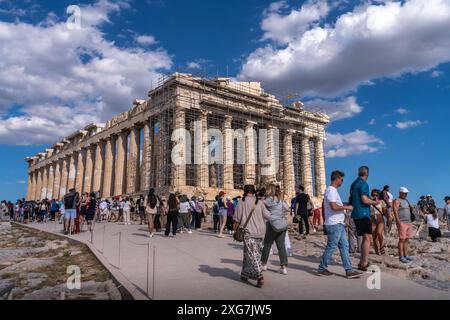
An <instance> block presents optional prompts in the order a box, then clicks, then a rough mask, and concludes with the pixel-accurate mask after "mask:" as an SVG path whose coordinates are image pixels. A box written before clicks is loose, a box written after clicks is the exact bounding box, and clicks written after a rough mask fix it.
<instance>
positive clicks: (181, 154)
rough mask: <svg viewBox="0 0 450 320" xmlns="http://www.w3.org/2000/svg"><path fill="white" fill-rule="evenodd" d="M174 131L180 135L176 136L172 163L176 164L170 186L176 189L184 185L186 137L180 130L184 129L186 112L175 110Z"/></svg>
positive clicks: (181, 109)
mask: <svg viewBox="0 0 450 320" xmlns="http://www.w3.org/2000/svg"><path fill="white" fill-rule="evenodd" d="M174 129H175V130H180V132H179V133H180V134H179V135H178V136H177V141H175V143H176V148H177V149H176V151H178V152H176V154H174V157H176V158H175V159H172V160H173V161H175V162H177V163H175V165H174V166H173V168H174V172H173V181H172V185H173V186H174V187H175V188H177V187H179V186H185V185H186V138H187V137H186V136H185V135H184V132H183V131H182V130H185V129H186V111H185V110H184V109H183V108H176V110H175V115H174Z"/></svg>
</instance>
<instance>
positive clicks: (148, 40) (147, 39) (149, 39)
mask: <svg viewBox="0 0 450 320" xmlns="http://www.w3.org/2000/svg"><path fill="white" fill-rule="evenodd" d="M136 42H137V43H139V44H142V45H145V46H149V45H152V44H155V43H156V40H155V37H154V36H149V35H140V36H137V37H136Z"/></svg>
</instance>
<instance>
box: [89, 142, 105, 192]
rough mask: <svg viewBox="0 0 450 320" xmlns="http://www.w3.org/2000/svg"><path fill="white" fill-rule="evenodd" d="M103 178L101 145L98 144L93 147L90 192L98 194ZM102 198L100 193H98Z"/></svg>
mask: <svg viewBox="0 0 450 320" xmlns="http://www.w3.org/2000/svg"><path fill="white" fill-rule="evenodd" d="M102 177H103V153H102V143H101V142H99V143H97V145H96V146H95V167H94V181H93V184H92V191H94V192H100V191H101V185H102ZM99 196H102V193H101V192H100V193H99Z"/></svg>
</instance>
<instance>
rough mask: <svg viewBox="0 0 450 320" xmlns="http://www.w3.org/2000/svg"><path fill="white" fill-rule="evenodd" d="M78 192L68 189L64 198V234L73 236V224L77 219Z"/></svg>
mask: <svg viewBox="0 0 450 320" xmlns="http://www.w3.org/2000/svg"><path fill="white" fill-rule="evenodd" d="M78 198H79V195H78V192H76V191H75V189H70V190H69V193H68V194H66V195H65V196H64V210H65V215H64V234H73V231H74V227H75V226H74V223H75V219H76V217H77V204H78Z"/></svg>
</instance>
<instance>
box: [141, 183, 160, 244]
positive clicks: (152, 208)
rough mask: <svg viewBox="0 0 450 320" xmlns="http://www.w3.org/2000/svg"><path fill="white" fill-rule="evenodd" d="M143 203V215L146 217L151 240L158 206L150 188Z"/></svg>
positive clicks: (153, 190)
mask: <svg viewBox="0 0 450 320" xmlns="http://www.w3.org/2000/svg"><path fill="white" fill-rule="evenodd" d="M144 202H145V204H146V207H145V214H146V216H147V223H148V232H149V233H150V238H153V235H154V234H153V228H154V222H155V215H156V212H157V205H158V198H157V197H156V195H155V189H153V188H151V189H150V190H149V191H148V195H147V197H146V199H145V201H144Z"/></svg>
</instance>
